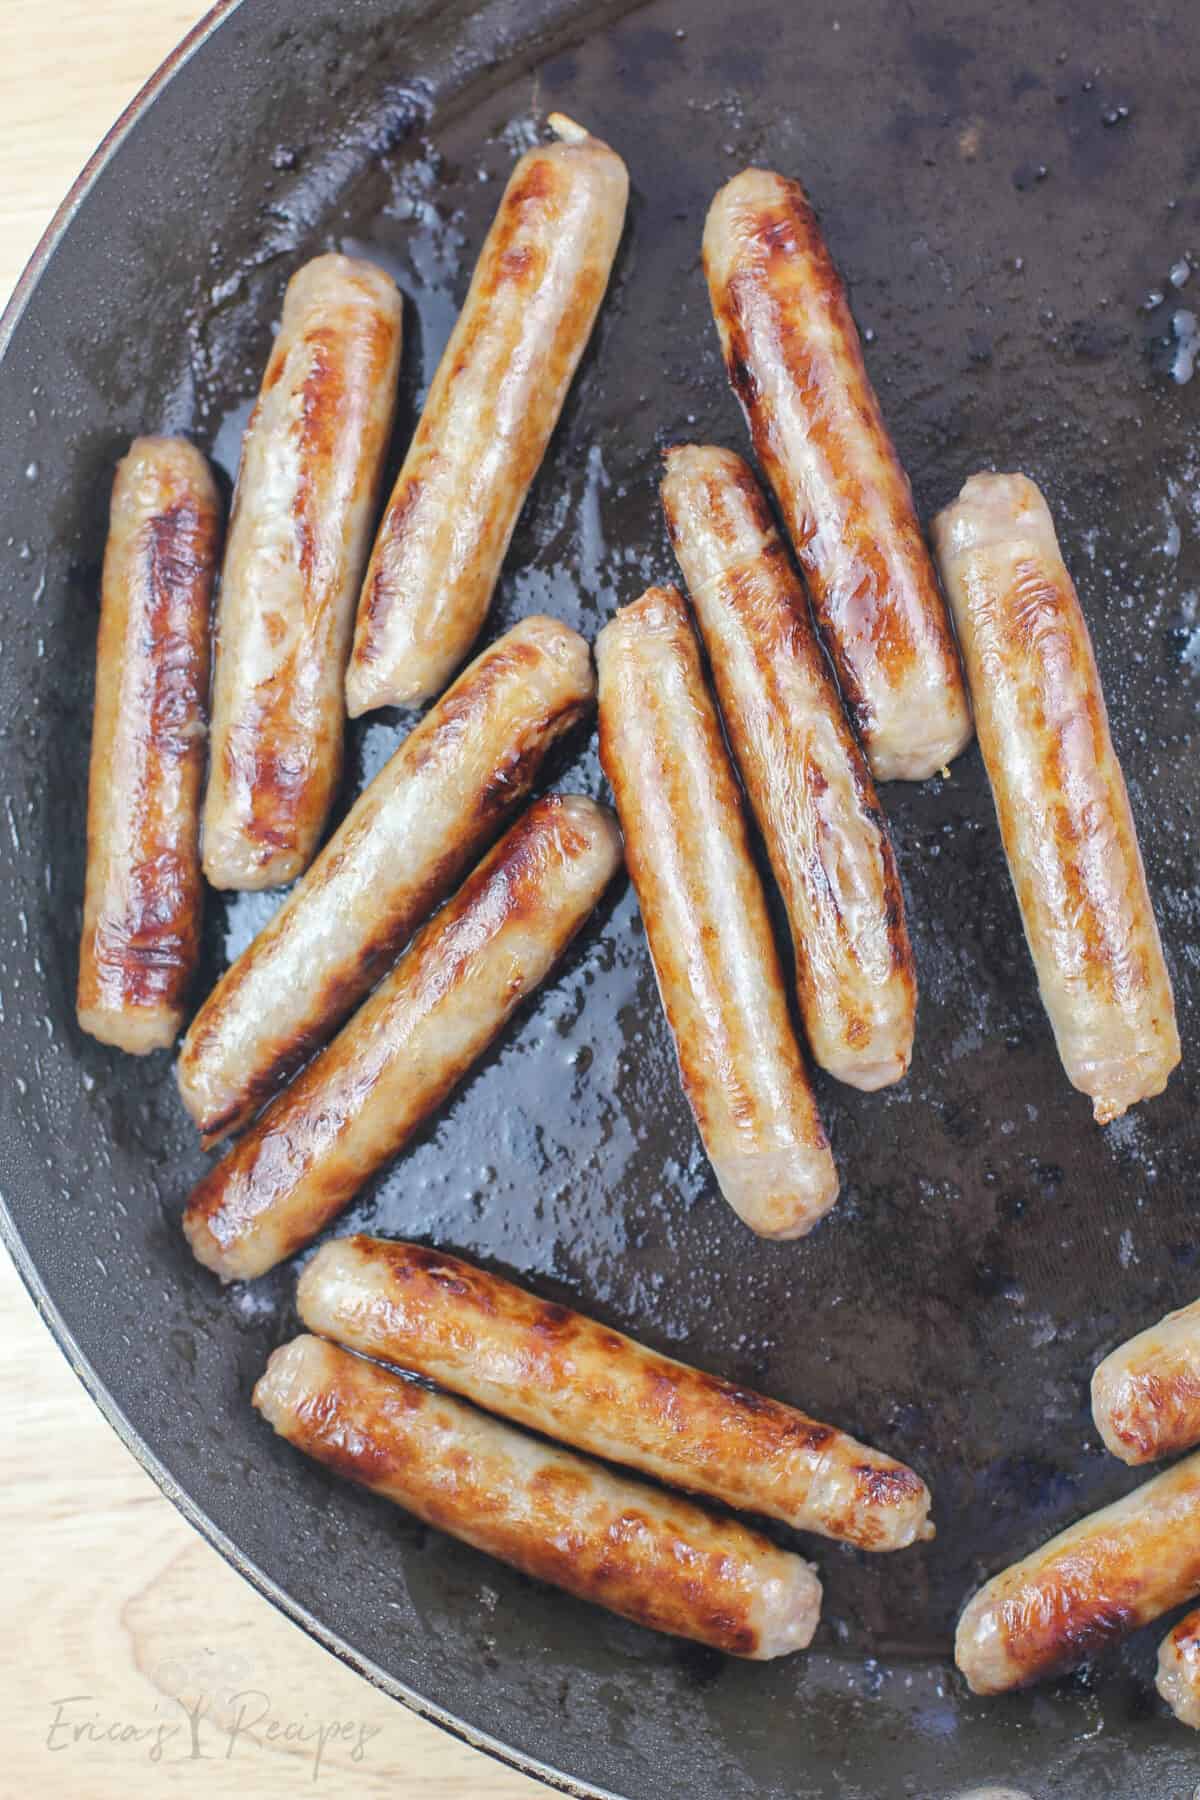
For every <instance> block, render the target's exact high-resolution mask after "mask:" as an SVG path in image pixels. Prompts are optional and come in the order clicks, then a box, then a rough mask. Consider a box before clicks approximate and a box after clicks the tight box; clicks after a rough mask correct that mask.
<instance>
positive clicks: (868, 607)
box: [704, 169, 971, 781]
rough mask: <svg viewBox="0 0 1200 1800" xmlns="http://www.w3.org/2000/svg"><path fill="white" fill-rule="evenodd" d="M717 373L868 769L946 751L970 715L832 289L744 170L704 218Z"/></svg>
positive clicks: (808, 232) (908, 512)
mask: <svg viewBox="0 0 1200 1800" xmlns="http://www.w3.org/2000/svg"><path fill="white" fill-rule="evenodd" d="M704 268H705V273H706V275H707V277H708V286H709V292H710V294H711V297H712V307H713V315H714V317H715V319H716V323H717V330H718V332H719V334H720V337H721V345H722V349H723V350H724V353H725V362H726V366H727V368H728V370H729V379H730V381H731V382H732V383H733V387H734V391H735V392H736V394H737V396H738V399H739V400H740V401H741V403H742V406H743V408H744V410H745V413H746V418H747V421H748V423H749V425H750V430H751V434H752V436H753V439H754V449H755V454H756V455H757V457H758V460H759V462H760V464H761V465H762V467H763V469H764V471H765V472H766V475H767V477H768V479H769V481H770V483H771V486H772V487H773V488H774V490H775V494H776V497H777V498H778V500H779V504H780V506H781V508H782V509H783V516H784V519H785V521H786V523H787V527H788V530H789V532H790V533H791V537H792V542H793V544H794V545H795V547H796V554H797V556H798V557H799V559H800V564H801V567H802V568H803V570H804V575H805V579H806V580H807V582H808V588H809V592H810V594H811V595H812V602H813V610H814V612H815V613H816V618H817V624H818V625H819V626H820V629H821V635H822V637H823V638H824V640H825V644H826V647H827V649H828V650H829V653H830V655H831V657H832V658H833V663H834V667H835V668H836V670H837V674H838V681H839V682H840V684H841V689H842V693H843V694H844V695H845V698H846V704H847V706H848V707H849V709H850V716H851V719H852V720H853V722H854V725H855V727H856V729H857V731H858V735H859V737H860V738H861V740H862V745H863V748H864V750H865V751H866V753H867V757H868V759H869V761H870V764H871V769H872V772H873V773H874V776H875V779H876V780H877V781H891V780H895V779H903V780H910V781H920V780H922V779H923V778H924V777H925V776H926V775H931V774H932V773H933V772H934V770H936V769H939V768H941V767H942V766H943V765H944V764H945V763H948V762H949V761H950V760H951V758H952V757H955V756H957V755H958V753H959V751H960V750H961V749H962V748H963V746H964V745H965V744H967V743H968V742H969V741H970V737H971V715H970V711H969V708H968V706H967V697H966V693H965V691H964V688H963V682H962V673H961V670H960V669H959V664H958V657H957V655H956V654H955V649H954V639H953V636H952V635H951V632H950V626H949V623H948V621H947V618H946V612H945V608H944V606H943V604H942V598H941V595H940V594H939V593H938V587H937V579H936V577H935V575H934V572H933V566H932V564H931V562H930V560H929V552H928V550H927V549H926V547H925V542H924V539H923V538H922V536H921V528H920V526H919V524H918V523H917V516H916V513H915V511H914V509H913V499H912V490H911V488H910V487H909V484H908V477H907V476H906V475H905V473H904V470H903V469H902V468H901V466H900V461H899V458H898V457H897V455H896V451H895V448H894V446H893V444H892V440H891V438H890V437H889V436H888V430H887V426H886V425H885V424H884V421H883V415H882V413H881V412H880V410H879V402H878V400H877V399H876V397H875V391H874V389H873V388H872V386H871V382H870V379H869V377H868V375H867V371H866V365H865V364H864V362H863V357H862V349H861V347H860V345H859V341H858V332H857V331H856V330H855V328H854V320H853V319H852V317H851V315H850V308H849V306H848V305H847V302H846V294H845V290H844V288H843V287H842V283H841V279H840V278H839V276H838V272H837V270H836V269H835V268H834V266H833V261H832V259H831V257H830V255H829V251H828V249H827V248H826V245H825V240H824V238H823V237H822V235H821V228H820V226H819V225H818V223H817V219H816V215H815V213H814V212H813V210H812V207H811V206H810V205H809V203H808V200H807V198H806V197H805V194H804V190H803V188H801V186H800V184H799V183H798V182H795V181H786V180H785V179H784V178H783V176H782V175H774V174H772V173H770V172H769V171H768V170H765V169H746V170H744V171H743V172H742V174H740V175H736V176H735V177H734V179H733V180H732V181H730V182H729V183H727V185H726V186H725V187H723V188H722V189H721V191H720V193H719V194H718V195H717V197H716V199H715V200H714V201H713V203H712V206H711V208H710V209H709V214H708V220H707V223H706V225H705V228H704Z"/></svg>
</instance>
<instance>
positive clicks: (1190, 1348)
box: [1092, 1300, 1200, 1466]
mask: <svg viewBox="0 0 1200 1800" xmlns="http://www.w3.org/2000/svg"><path fill="white" fill-rule="evenodd" d="M1092 1417H1093V1419H1094V1420H1095V1421H1096V1430H1097V1431H1098V1432H1099V1433H1100V1436H1101V1437H1102V1438H1103V1439H1104V1442H1105V1444H1106V1445H1107V1447H1108V1448H1109V1449H1110V1450H1111V1451H1112V1453H1113V1455H1114V1456H1119V1457H1120V1459H1121V1461H1122V1462H1124V1463H1130V1464H1133V1465H1135V1466H1136V1465H1137V1464H1139V1463H1148V1462H1156V1461H1158V1459H1159V1458H1160V1457H1164V1456H1175V1455H1177V1454H1178V1452H1179V1451H1180V1450H1190V1449H1191V1447H1192V1445H1193V1444H1200V1300H1193V1302H1192V1304H1191V1305H1190V1306H1184V1307H1181V1308H1180V1310H1179V1311H1178V1312H1173V1313H1168V1314H1167V1316H1166V1318H1165V1319H1160V1320H1159V1322H1158V1324H1157V1325H1151V1326H1150V1327H1149V1329H1148V1330H1146V1331H1142V1332H1139V1333H1138V1335H1137V1337H1133V1338H1130V1339H1129V1342H1128V1343H1125V1344H1120V1345H1118V1347H1117V1348H1116V1349H1115V1350H1114V1351H1113V1352H1112V1353H1111V1355H1109V1356H1106V1357H1105V1358H1104V1361H1103V1362H1102V1363H1099V1364H1098V1365H1097V1367H1096V1371H1095V1373H1094V1374H1093V1376H1092Z"/></svg>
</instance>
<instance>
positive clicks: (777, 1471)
mask: <svg viewBox="0 0 1200 1800" xmlns="http://www.w3.org/2000/svg"><path fill="white" fill-rule="evenodd" d="M297 1305H298V1307H299V1312H300V1317H301V1318H302V1319H303V1321H304V1323H305V1324H306V1325H307V1326H308V1328H309V1329H310V1331H316V1332H319V1333H320V1334H321V1336H322V1337H328V1338H333V1339H335V1340H336V1342H338V1343H339V1344H345V1345H346V1346H347V1347H348V1348H349V1349H351V1350H359V1351H361V1352H363V1354H364V1355H367V1356H375V1357H380V1358H382V1359H383V1360H384V1361H386V1362H391V1363H397V1364H399V1365H400V1367H402V1368H405V1369H412V1370H414V1371H415V1372H416V1373H417V1374H420V1375H427V1376H429V1378H430V1379H431V1380H432V1381H436V1382H437V1383H438V1384H439V1385H440V1386H442V1387H446V1388H450V1389H452V1390H453V1392H455V1393H457V1394H463V1395H465V1396H466V1398H467V1399H468V1400H473V1401H474V1402H475V1404H476V1405H477V1406H482V1407H484V1408H486V1409H487V1410H488V1411H489V1412H495V1413H501V1414H503V1415H504V1417H505V1418H509V1419H515V1420H516V1421H517V1423H518V1424H520V1425H528V1426H531V1427H532V1429H533V1430H535V1431H540V1432H542V1433H543V1434H544V1435H545V1436H546V1437H552V1438H557V1439H558V1440H559V1441H561V1442H562V1443H566V1444H573V1445H574V1446H575V1448H576V1449H578V1450H589V1451H591V1452H592V1454H593V1455H595V1456H602V1457H604V1458H605V1459H606V1460H607V1461H609V1462H616V1463H624V1464H626V1465H627V1466H628V1467H629V1468H632V1469H639V1470H641V1472H642V1473H643V1474H646V1475H653V1476H655V1477H656V1478H657V1479H658V1480H659V1481H664V1482H667V1483H669V1484H672V1485H674V1486H675V1487H681V1488H686V1489H689V1490H690V1491H691V1492H693V1493H697V1494H709V1495H712V1496H713V1497H714V1498H715V1499H717V1500H724V1501H725V1502H726V1503H727V1504H728V1505H730V1506H738V1507H742V1508H745V1509H746V1510H747V1511H750V1512H757V1513H764V1514H767V1515H769V1516H770V1517H772V1518H775V1519H782V1520H783V1521H784V1523H785V1524H787V1525H790V1526H792V1527H793V1529H794V1530H796V1531H815V1532H819V1533H820V1534H821V1536H822V1537H830V1538H841V1539H844V1540H845V1541H846V1542H847V1543H851V1544H857V1545H858V1546H859V1547H860V1548H861V1549H864V1550H901V1549H903V1548H904V1547H905V1546H906V1545H908V1544H911V1543H913V1542H914V1541H915V1540H916V1539H918V1538H927V1537H932V1536H933V1528H932V1526H930V1524H929V1522H928V1518H929V1490H928V1489H927V1488H926V1486H925V1483H924V1482H923V1481H922V1480H921V1479H920V1477H919V1476H917V1475H915V1474H914V1473H913V1471H912V1470H911V1469H909V1468H906V1467H905V1465H904V1464H903V1463H898V1462H894V1461H893V1460H892V1458H891V1457H889V1456H882V1455H880V1453H879V1452H878V1451H877V1450H870V1449H868V1448H867V1447H866V1445H865V1444H860V1443H857V1442H856V1441H855V1439H854V1438H852V1437H847V1436H845V1434H844V1433H842V1432H840V1431H835V1430H834V1429H833V1427H832V1426H830V1425H820V1424H818V1423H817V1421H816V1420H815V1419H810V1418H808V1417H807V1416H806V1414H804V1413H802V1412H797V1411H796V1410H795V1408H793V1407H790V1406H784V1405H783V1404H782V1402H780V1401H778V1400H769V1399H767V1397H766V1395H765V1394H756V1393H754V1392H752V1391H751V1390H749V1389H747V1388H740V1387H737V1386H735V1385H734V1383H733V1382H729V1381H721V1380H720V1379H718V1377H717V1376H715V1375H704V1374H702V1373H701V1372H700V1370H698V1369H690V1368H688V1366H687V1365H686V1363H680V1362H675V1361H674V1360H673V1359H672V1358H671V1357H669V1356H659V1355H657V1354H656V1353H655V1352H654V1351H653V1350H647V1349H646V1348H645V1347H644V1346H643V1345H641V1344H638V1343H635V1342H634V1341H633V1339H632V1338H627V1337H623V1336H622V1335H621V1333H620V1332H618V1331H610V1330H608V1329H606V1328H605V1327H604V1326H602V1325H597V1324H596V1323H595V1321H594V1320H592V1319H588V1318H585V1317H583V1315H582V1314H581V1313H576V1312H571V1311H569V1310H568V1308H566V1307H565V1306H555V1305H552V1304H551V1303H549V1302H547V1301H542V1300H538V1299H536V1298H535V1297H534V1295H532V1294H528V1293H526V1292H525V1291H524V1290H523V1289H522V1288H519V1287H516V1286H514V1285H513V1283H512V1282H509V1281H503V1280H501V1278H500V1277H499V1276H496V1275H489V1274H487V1273H486V1271H485V1270H483V1269H477V1268H474V1267H473V1266H472V1265H471V1264H470V1263H467V1262H462V1261H461V1260H460V1259H459V1258H458V1257H456V1256H450V1255H447V1254H445V1253H444V1252H441V1251H437V1250H426V1249H423V1248H422V1247H421V1246H420V1245H418V1244H404V1243H395V1242H385V1241H383V1240H382V1239H379V1238H370V1237H352V1238H340V1239H335V1241H334V1242H332V1243H329V1244H324V1245H322V1247H321V1248H320V1249H319V1250H318V1251H317V1254H316V1256H315V1257H314V1258H313V1260H312V1261H311V1262H310V1263H309V1265H308V1267H307V1268H306V1269H305V1271H304V1273H303V1274H302V1276H301V1277H300V1284H299V1288H298V1291H297Z"/></svg>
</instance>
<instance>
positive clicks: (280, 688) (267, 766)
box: [204, 255, 401, 888]
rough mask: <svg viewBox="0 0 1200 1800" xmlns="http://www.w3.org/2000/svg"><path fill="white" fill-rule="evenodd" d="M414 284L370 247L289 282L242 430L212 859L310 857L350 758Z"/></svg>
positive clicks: (246, 878)
mask: <svg viewBox="0 0 1200 1800" xmlns="http://www.w3.org/2000/svg"><path fill="white" fill-rule="evenodd" d="M400 337H401V302H400V295H399V293H398V291H397V289H396V286H395V283H394V282H393V281H392V280H391V278H390V277H389V276H387V275H385V274H384V272H383V270H382V269H377V268H376V267H375V266H374V264H373V263H368V262H361V261H358V260H356V259H353V258H351V257H348V256H336V255H328V256H318V257H316V258H315V260H314V261H312V262H309V263H306V264H305V265H304V267H303V268H302V269H299V270H297V272H296V274H295V275H293V276H292V279H291V280H290V281H289V283H288V287H287V293H286V295H285V297H284V303H283V318H282V321H281V323H280V327H279V335H278V336H277V337H276V339H275V343H274V347H273V348H272V351H271V355H270V358H269V360H268V362H267V368H266V373H265V375H264V376H263V384H262V389H261V391H260V393H259V397H258V402H257V405H256V406H255V408H254V412H253V413H252V414H251V417H250V423H249V425H248V426H247V428H246V436H245V440H244V442H243V444H242V458H241V465H240V467H239V469H238V478H237V487H236V490H235V492H234V497H233V513H232V517H231V519H230V524H229V543H228V546H227V549H226V552H225V566H224V569H223V571H222V575H221V595H220V601H219V604H218V608H217V644H216V670H215V676H214V680H213V717H212V755H211V766H210V770H209V778H208V792H207V795H206V796H205V803H204V873H205V874H206V875H207V877H208V879H209V880H210V881H211V882H212V884H213V886H214V887H220V888H266V887H277V886H279V885H280V884H281V883H283V882H286V881H292V880H293V879H294V878H295V877H296V876H297V875H299V874H300V872H301V870H302V869H305V868H307V866H308V864H309V862H310V861H311V860H312V856H313V852H314V851H315V850H316V847H317V844H318V842H319V841H320V836H321V831H322V829H323V827H324V824H325V820H326V818H327V817H328V814H329V808H330V806H331V805H332V803H333V799H334V796H335V794H336V792H337V788H338V783H339V781H340V780H341V773H342V739H343V734H344V727H345V708H344V702H343V696H342V679H343V675H344V672H345V668H346V657H347V654H348V652H349V648H350V633H351V629H352V626H353V621H354V603H355V599H356V597H357V594H358V584H359V581H360V580H361V578H362V569H363V563H364V562H365V560H366V555H367V549H368V545H369V541H370V531H371V524H372V520H373V517H374V510H375V504H376V500H377V496H378V487H379V480H380V476H381V473H382V468H383V458H384V453H385V451H386V449H387V441H388V436H389V434H390V432H391V426H392V415H393V412H394V409H395V403H396V375H397V370H398V368H399V365H400Z"/></svg>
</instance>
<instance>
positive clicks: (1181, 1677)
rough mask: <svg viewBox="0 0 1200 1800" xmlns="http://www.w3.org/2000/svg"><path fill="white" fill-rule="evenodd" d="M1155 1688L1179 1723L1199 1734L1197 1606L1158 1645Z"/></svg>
mask: <svg viewBox="0 0 1200 1800" xmlns="http://www.w3.org/2000/svg"><path fill="white" fill-rule="evenodd" d="M1155 1686H1156V1687H1157V1688H1158V1691H1159V1694H1160V1695H1161V1696H1162V1698H1163V1699H1164V1700H1165V1701H1166V1703H1167V1705H1168V1706H1169V1707H1170V1708H1171V1711H1172V1712H1173V1713H1174V1714H1175V1717H1176V1718H1177V1719H1178V1720H1179V1723H1180V1724H1181V1725H1190V1726H1191V1727H1192V1730H1193V1731H1200V1607H1197V1608H1196V1609H1195V1610H1194V1611H1192V1612H1190V1613H1186V1614H1185V1615H1184V1617H1183V1618H1182V1619H1180V1621H1179V1623H1178V1625H1176V1626H1175V1628H1174V1630H1173V1631H1169V1632H1168V1633H1167V1635H1166V1637H1165V1638H1164V1639H1163V1641H1162V1643H1161V1644H1160V1645H1159V1648H1158V1678H1157V1680H1156V1682H1155Z"/></svg>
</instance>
